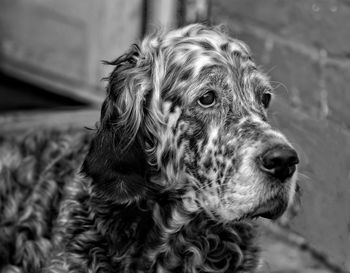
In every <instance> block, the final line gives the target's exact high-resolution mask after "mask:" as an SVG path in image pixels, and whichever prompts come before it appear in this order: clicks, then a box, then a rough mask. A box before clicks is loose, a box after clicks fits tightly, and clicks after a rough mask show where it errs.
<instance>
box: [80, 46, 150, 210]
mask: <svg viewBox="0 0 350 273" xmlns="http://www.w3.org/2000/svg"><path fill="white" fill-rule="evenodd" d="M108 64H111V65H114V66H115V68H114V71H113V72H112V73H111V75H110V77H109V83H108V87H107V98H106V99H105V101H104V103H103V105H102V109H101V119H100V126H99V128H98V131H97V133H96V135H95V137H94V139H93V140H92V143H91V147H90V150H89V153H88V155H87V157H86V159H85V161H84V163H83V166H82V172H83V173H85V174H86V175H87V176H89V177H91V178H92V193H93V195H94V196H95V197H97V198H102V199H104V200H110V201H113V202H114V203H127V202H132V201H134V200H137V199H139V198H141V197H142V196H144V195H145V193H146V191H147V184H146V183H147V182H146V180H147V178H146V176H147V169H148V168H147V160H146V155H145V139H144V133H143V132H142V130H141V129H140V126H141V123H142V121H143V119H144V104H145V98H146V96H147V93H148V92H150V86H151V85H150V83H149V82H150V63H147V61H146V60H145V59H140V52H139V48H138V47H137V46H136V45H134V47H133V48H132V49H131V50H130V51H129V52H128V53H127V54H125V55H123V56H121V57H120V58H118V59H116V60H115V61H113V62H110V63H108Z"/></svg>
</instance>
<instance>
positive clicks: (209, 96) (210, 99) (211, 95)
mask: <svg viewBox="0 0 350 273" xmlns="http://www.w3.org/2000/svg"><path fill="white" fill-rule="evenodd" d="M215 103H216V95H215V92H214V91H209V92H207V93H205V94H204V95H203V96H201V97H200V98H199V99H198V104H199V105H200V106H202V107H204V108H209V107H211V106H213V105H214V104H215Z"/></svg>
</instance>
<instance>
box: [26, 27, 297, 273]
mask: <svg viewBox="0 0 350 273" xmlns="http://www.w3.org/2000/svg"><path fill="white" fill-rule="evenodd" d="M109 64H111V65H113V66H114V71H113V72H112V73H111V75H110V77H109V85H108V89H107V98H106V100H105V101H104V103H103V105H102V110H101V120H100V125H99V128H98V130H97V132H96V134H95V136H94V138H93V140H92V143H91V146H90V150H89V152H88V154H87V156H86V158H85V161H84V163H83V165H82V169H81V174H80V175H79V176H77V177H76V179H75V180H74V181H72V182H71V183H69V184H67V185H66V188H65V195H64V198H63V200H62V203H61V204H62V205H61V207H60V212H59V215H58V220H57V226H56V227H55V229H54V231H55V233H54V234H55V235H54V237H53V238H55V240H54V242H53V247H52V251H51V252H50V255H49V256H50V257H48V262H47V263H46V267H45V272H191V273H194V272H256V270H257V266H258V248H257V246H256V245H255V228H254V223H253V222H252V220H251V219H252V218H254V217H258V216H268V217H270V218H276V217H278V216H279V215H281V213H282V212H283V211H284V210H285V209H286V207H287V205H288V204H289V203H290V200H291V199H292V197H293V194H294V191H295V180H296V174H293V173H290V175H289V176H288V177H286V179H283V181H279V180H278V179H277V178H276V177H273V176H271V175H268V174H266V173H265V172H263V171H261V168H259V164H260V163H259V162H260V161H259V160H261V155H262V154H264V153H265V152H266V151H267V150H269V149H271V148H274V147H283V148H285V147H288V148H290V149H291V146H290V144H289V143H288V141H287V140H286V138H285V137H284V136H283V135H282V134H281V133H279V132H277V131H276V130H274V129H272V128H271V126H270V125H269V124H268V123H267V118H266V108H267V106H268V101H269V98H270V92H271V86H270V84H269V82H268V79H267V78H266V76H265V75H264V74H262V73H261V72H260V71H259V70H258V69H257V67H256V65H255V64H254V62H253V61H252V59H251V56H250V51H249V49H248V47H247V46H246V45H245V44H244V43H243V42H241V41H239V40H236V39H232V38H230V37H228V36H227V35H226V34H225V33H224V32H222V31H221V30H220V29H218V28H210V27H206V26H203V25H199V24H195V25H190V26H187V27H184V28H182V29H178V30H174V31H171V32H169V33H166V34H161V33H156V34H154V35H150V36H148V37H146V38H145V39H144V40H143V41H142V42H141V43H140V44H139V45H134V46H133V47H132V48H131V50H130V51H129V52H128V53H126V54H125V55H123V56H121V57H120V58H118V59H116V60H115V61H112V62H110V63H109ZM26 270H28V268H25V269H24V271H26Z"/></svg>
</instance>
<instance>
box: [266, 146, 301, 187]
mask: <svg viewBox="0 0 350 273" xmlns="http://www.w3.org/2000/svg"><path fill="white" fill-rule="evenodd" d="M298 163H299V158H298V154H297V153H296V151H295V150H294V149H292V148H290V147H288V146H282V147H281V146H278V147H274V148H271V149H269V150H267V151H266V152H265V153H264V154H263V155H262V157H261V160H260V168H261V170H262V171H264V172H266V173H268V174H270V175H272V176H273V177H275V178H277V179H279V180H280V181H281V182H284V181H285V180H286V179H287V178H289V177H291V176H292V175H293V173H294V172H295V169H296V164H298Z"/></svg>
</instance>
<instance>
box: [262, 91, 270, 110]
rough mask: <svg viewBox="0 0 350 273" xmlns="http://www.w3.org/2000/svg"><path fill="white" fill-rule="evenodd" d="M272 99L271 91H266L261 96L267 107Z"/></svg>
mask: <svg viewBox="0 0 350 273" xmlns="http://www.w3.org/2000/svg"><path fill="white" fill-rule="evenodd" d="M270 101H271V93H264V94H263V95H262V98H261V102H262V104H263V106H264V107H265V108H267V107H269V105H270Z"/></svg>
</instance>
